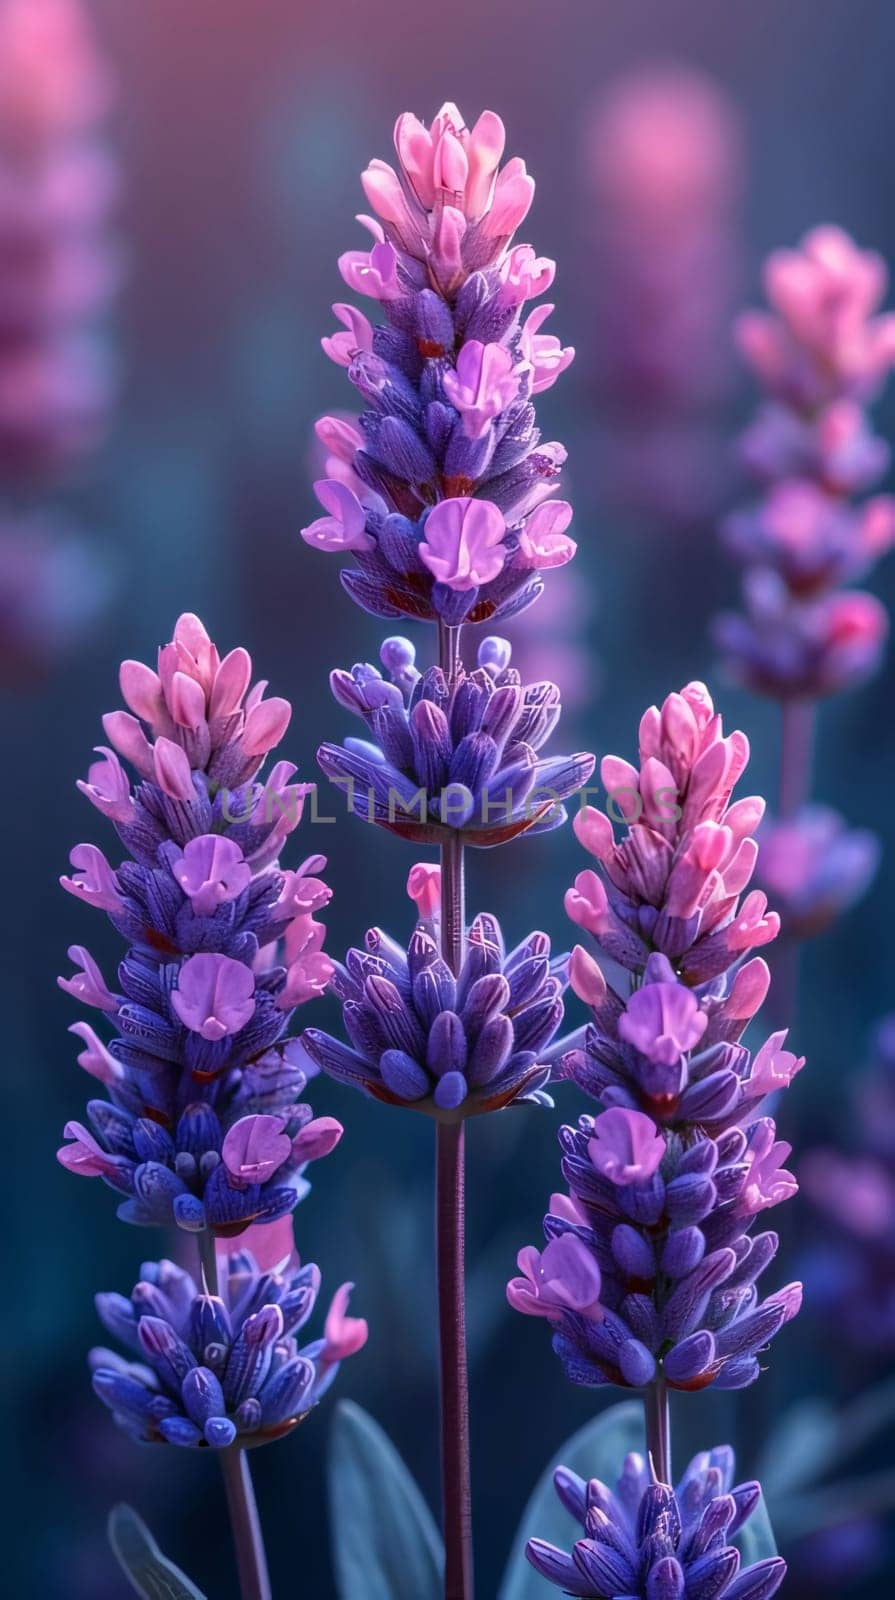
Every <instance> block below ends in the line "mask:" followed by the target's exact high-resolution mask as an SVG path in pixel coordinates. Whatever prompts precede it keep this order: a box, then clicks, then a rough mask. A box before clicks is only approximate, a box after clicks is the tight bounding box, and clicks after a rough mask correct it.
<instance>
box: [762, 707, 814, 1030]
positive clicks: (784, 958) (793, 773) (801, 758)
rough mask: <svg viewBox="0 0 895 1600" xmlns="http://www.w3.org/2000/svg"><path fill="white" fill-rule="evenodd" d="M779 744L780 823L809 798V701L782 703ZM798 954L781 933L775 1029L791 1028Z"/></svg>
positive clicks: (795, 943) (811, 731) (811, 710)
mask: <svg viewBox="0 0 895 1600" xmlns="http://www.w3.org/2000/svg"><path fill="white" fill-rule="evenodd" d="M782 717H783V728H782V737H781V741H780V794H779V801H778V809H779V812H780V817H781V819H782V820H783V821H791V820H792V818H793V817H795V816H797V815H798V813H799V811H800V810H801V808H802V806H804V805H805V804H806V803H807V801H808V799H809V798H810V795H811V770H812V765H813V756H814V729H815V723H816V721H817V706H816V704H815V702H814V701H813V700H785V701H784V703H783V706H782ZM800 955H801V951H800V949H799V941H798V940H797V939H794V938H792V937H788V936H787V933H786V927H785V925H784V928H783V933H782V936H781V938H780V941H779V943H778V946H777V950H776V953H775V956H774V990H773V996H772V1000H771V1006H772V1015H773V1019H774V1022H775V1025H779V1026H780V1027H784V1028H789V1027H791V1026H792V1022H793V1017H794V1013H795V1009H796V1002H797V999H798V992H799V969H800V966H801V961H800V959H799V958H800Z"/></svg>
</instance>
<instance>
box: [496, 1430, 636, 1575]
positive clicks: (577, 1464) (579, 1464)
mask: <svg viewBox="0 0 895 1600" xmlns="http://www.w3.org/2000/svg"><path fill="white" fill-rule="evenodd" d="M643 1448H644V1440H643V1406H642V1405H641V1404H640V1403H639V1401H637V1400H625V1401H623V1403H622V1404H621V1405H617V1406H611V1407H610V1409H609V1410H608V1411H603V1412H601V1414H600V1416H598V1417H594V1418H593V1420H592V1421H591V1422H587V1423H585V1425H584V1427H583V1428H579V1430H578V1432H577V1433H575V1434H573V1435H572V1437H571V1439H567V1440H566V1443H565V1444H564V1445H563V1446H562V1448H561V1449H559V1450H557V1452H556V1454H555V1456H554V1457H553V1459H552V1460H551V1462H550V1465H549V1466H548V1467H547V1469H546V1471H545V1472H544V1473H543V1475H542V1476H541V1477H540V1478H539V1479H538V1482H537V1484H536V1486H535V1489H534V1492H533V1494H532V1496H531V1499H530V1500H529V1502H528V1505H527V1506H526V1507H525V1510H524V1512H523V1514H522V1521H521V1522H520V1524H519V1530H518V1532H517V1534H516V1538H515V1540H514V1541H513V1548H512V1551H511V1553H510V1559H509V1561H508V1563H507V1570H506V1572H505V1573H504V1579H503V1583H502V1585H501V1589H500V1595H499V1600H550V1597H551V1596H555V1595H556V1590H555V1589H554V1588H553V1587H552V1585H551V1584H549V1583H548V1582H547V1580H546V1578H542V1577H541V1576H540V1574H539V1573H537V1572H535V1569H534V1567H532V1566H530V1565H529V1563H528V1561H526V1559H525V1546H526V1544H527V1543H528V1540H529V1539H531V1538H533V1537H536V1538H538V1539H546V1540H547V1541H548V1543H550V1544H556V1545H559V1546H560V1548H561V1549H565V1550H568V1549H570V1547H571V1545H572V1543H573V1542H574V1540H575V1539H576V1538H579V1539H580V1537H581V1527H580V1525H579V1524H578V1523H576V1522H575V1519H574V1518H573V1517H571V1516H570V1515H569V1513H568V1511H566V1510H565V1508H564V1507H563V1506H562V1505H561V1503H560V1500H559V1497H558V1496H557V1493H556V1490H555V1489H554V1487H553V1474H554V1472H555V1470H556V1468H557V1467H559V1466H562V1467H568V1468H569V1469H570V1471H572V1472H577V1473H578V1475H579V1477H581V1478H601V1479H602V1480H603V1481H604V1482H605V1483H608V1484H614V1483H615V1481H616V1479H617V1478H618V1476H619V1473H620V1472H621V1469H622V1462H623V1461H624V1459H625V1456H626V1455H628V1454H629V1453H630V1452H631V1451H632V1450H641V1451H642V1450H643Z"/></svg>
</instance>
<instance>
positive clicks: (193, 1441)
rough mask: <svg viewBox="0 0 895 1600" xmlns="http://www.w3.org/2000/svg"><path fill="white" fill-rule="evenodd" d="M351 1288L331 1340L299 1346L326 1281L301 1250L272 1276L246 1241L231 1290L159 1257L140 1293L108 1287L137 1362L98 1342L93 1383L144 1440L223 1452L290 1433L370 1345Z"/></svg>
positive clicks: (121, 1334) (112, 1317)
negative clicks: (205, 1287) (204, 1285)
mask: <svg viewBox="0 0 895 1600" xmlns="http://www.w3.org/2000/svg"><path fill="white" fill-rule="evenodd" d="M351 1288H352V1285H351V1284H343V1286H342V1288H341V1289H339V1290H338V1292H337V1294H336V1296H335V1298H334V1300H333V1303H332V1305H331V1307H330V1310H329V1313H328V1315H327V1318H326V1323H325V1326H324V1334H323V1338H322V1339H317V1340H315V1341H314V1342H313V1343H312V1344H307V1345H304V1346H300V1345H299V1342H298V1339H297V1337H296V1336H297V1335H298V1334H299V1333H300V1332H301V1330H302V1328H303V1327H304V1326H305V1323H306V1322H307V1321H308V1318H309V1317H310V1316H311V1314H312V1312H313V1310H314V1305H315V1302H316V1300H317V1295H318V1292H319V1289H320V1272H319V1269H318V1268H317V1267H316V1266H314V1265H313V1264H310V1265H308V1266H304V1267H303V1266H301V1265H300V1263H299V1260H298V1257H297V1256H293V1258H292V1260H291V1261H290V1262H289V1263H288V1264H287V1265H285V1266H284V1267H283V1269H282V1270H278V1271H273V1272H264V1273H262V1272H261V1271H259V1269H258V1266H257V1264H256V1262H255V1258H254V1256H252V1254H251V1253H250V1252H249V1251H248V1250H243V1251H240V1252H239V1253H238V1254H236V1255H232V1256H230V1258H229V1262H228V1271H227V1277H226V1283H225V1284H224V1285H223V1289H222V1292H221V1294H209V1293H207V1292H205V1293H200V1292H199V1290H198V1288H197V1286H196V1284H195V1283H194V1282H193V1279H192V1278H191V1277H190V1275H189V1273H187V1272H183V1271H182V1270H181V1268H180V1267H177V1266H175V1265H174V1263H173V1262H171V1261H160V1262H158V1263H157V1264H156V1263H148V1264H147V1265H145V1266H144V1268H143V1277H142V1278H141V1280H140V1282H139V1283H138V1284H137V1286H136V1288H135V1289H134V1290H133V1293H132V1294H131V1295H130V1297H129V1298H126V1297H125V1296H124V1295H119V1294H100V1295H97V1298H96V1308H97V1311H98V1312H99V1315H100V1318H101V1320H102V1322H103V1324H104V1326H105V1327H106V1328H107V1329H108V1331H109V1332H110V1333H111V1334H113V1335H114V1336H115V1338H116V1339H118V1340H119V1341H120V1342H121V1343H122V1344H124V1345H126V1346H127V1348H128V1349H129V1350H130V1351H131V1352H132V1353H133V1355H135V1356H136V1357H137V1361H136V1362H133V1361H126V1360H123V1359H122V1358H121V1357H120V1356H118V1355H116V1354H115V1352H114V1351H111V1350H105V1349H96V1350H93V1351H92V1352H91V1356H90V1365H91V1368H92V1371H93V1387H94V1389H95V1390H96V1392H97V1394H98V1395H99V1398H100V1399H101V1400H102V1402H103V1404H104V1405H106V1406H108V1408H109V1410H110V1411H111V1412H112V1414H113V1416H114V1418H115V1420H116V1422H117V1423H118V1424H119V1426H120V1427H122V1428H124V1429H125V1430H126V1431H127V1432H128V1433H130V1434H132V1435H133V1437H134V1438H135V1439H138V1440H140V1441H142V1442H144V1443H150V1444H173V1445H180V1446H182V1447H185V1448H187V1449H196V1448H202V1447H208V1446H210V1447H211V1448H212V1449H215V1450H224V1449H227V1447H228V1446H230V1445H232V1444H238V1445H243V1446H251V1445H259V1444H266V1443H268V1442H269V1441H270V1440H273V1439H279V1438H282V1437H283V1435H284V1434H286V1433H289V1432H290V1431H291V1429H292V1428H294V1427H296V1426H297V1425H298V1423H299V1422H301V1421H302V1420H303V1418H304V1417H306V1416H307V1414H308V1412H309V1411H311V1410H312V1409H313V1407H314V1406H315V1405H317V1403H318V1401H319V1400H321V1399H322V1398H323V1396H324V1394H325V1393H326V1391H327V1389H328V1388H329V1387H330V1384H331V1383H332V1382H333V1379H334V1378H335V1376H336V1373H337V1372H338V1370H339V1363H340V1362H341V1361H342V1360H343V1359H344V1358H345V1357H346V1356H350V1355H353V1354H354V1353H355V1352H356V1351H357V1350H360V1349H361V1348H362V1347H363V1345H364V1343H365V1342H366V1337H367V1324H366V1322H364V1321H363V1320H362V1319H359V1318H353V1317H348V1316H347V1315H346V1308H347V1304H348V1296H349V1294H350V1291H351Z"/></svg>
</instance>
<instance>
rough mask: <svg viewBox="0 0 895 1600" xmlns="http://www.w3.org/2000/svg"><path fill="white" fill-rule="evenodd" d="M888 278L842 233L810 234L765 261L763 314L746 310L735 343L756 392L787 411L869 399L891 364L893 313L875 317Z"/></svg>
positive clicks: (880, 264)
mask: <svg viewBox="0 0 895 1600" xmlns="http://www.w3.org/2000/svg"><path fill="white" fill-rule="evenodd" d="M887 286H888V274H887V272H886V265H885V262H884V261H883V259H882V257H881V256H879V255H877V254H876V252H875V251H872V250H861V249H859V247H858V246H857V245H856V244H855V242H854V240H853V239H850V238H849V236H848V234H847V233H845V232H844V230H843V229H841V228H834V227H820V228H814V229H812V231H811V232H810V233H807V234H806V235H805V237H804V238H803V239H802V241H801V243H800V245H799V246H798V248H797V249H795V250H775V251H774V252H773V253H772V254H771V255H770V256H769V257H768V260H767V263H766V265H765V271H764V289H765V294H766V296H767V300H768V304H769V306H770V311H768V312H765V311H746V312H744V313H743V314H742V316H741V317H740V319H739V322H738V324H737V339H738V342H739V345H740V349H741V350H742V352H743V354H744V356H745V357H746V360H747V361H748V362H749V365H750V366H751V367H752V369H753V371H754V372H755V374H756V376H757V377H758V379H759V381H760V382H761V384H762V386H763V387H764V388H765V389H767V390H769V391H770V392H771V393H772V394H773V395H775V396H776V397H777V398H778V399H780V400H782V401H783V402H784V403H785V404H786V405H787V406H790V407H791V408H792V409H793V410H796V411H803V412H812V411H815V410H817V408H818V407H820V406H824V405H828V404H829V403H830V402H831V401H834V400H840V399H842V398H851V399H857V400H859V401H862V402H864V401H867V400H870V399H872V398H873V397H874V395H875V394H876V393H877V392H878V390H879V388H880V385H881V384H882V382H883V381H884V379H885V378H886V377H887V375H888V373H889V372H890V371H891V368H892V366H893V364H895V314H893V313H891V312H888V313H885V314H882V315H877V313H878V311H879V307H880V305H881V303H882V301H883V299H884V298H885V294H886V289H887Z"/></svg>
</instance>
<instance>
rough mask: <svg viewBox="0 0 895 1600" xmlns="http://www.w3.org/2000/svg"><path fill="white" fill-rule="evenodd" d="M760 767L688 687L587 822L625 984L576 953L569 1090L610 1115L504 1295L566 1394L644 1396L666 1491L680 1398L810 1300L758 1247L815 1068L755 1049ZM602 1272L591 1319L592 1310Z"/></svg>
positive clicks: (610, 950) (745, 1374) (575, 1136)
mask: <svg viewBox="0 0 895 1600" xmlns="http://www.w3.org/2000/svg"><path fill="white" fill-rule="evenodd" d="M748 756H749V747H748V743H747V741H746V739H745V736H744V735H743V734H742V733H739V732H734V733H732V734H728V735H725V733H724V728H723V724H722V721H721V717H720V715H719V714H718V713H717V712H716V710H715V707H714V705H713V703H712V700H711V697H710V696H709V693H708V691H707V689H706V688H705V686H704V685H703V684H700V683H691V684H687V685H686V686H685V687H684V688H683V689H682V690H681V691H680V693H679V694H672V695H669V696H668V697H667V699H666V700H665V701H664V703H663V704H662V706H661V707H658V706H652V707H650V708H649V710H647V711H646V712H645V714H644V716H643V717H642V719H641V722H640V737H639V752H638V761H637V763H636V764H634V763H630V762H628V761H624V760H622V759H621V758H619V757H616V756H607V757H605V758H604V760H603V763H602V767H601V778H602V783H603V786H604V789H605V790H606V801H605V804H606V811H604V810H601V809H597V808H596V807H589V808H586V809H585V810H583V811H581V812H580V813H579V815H578V817H577V819H576V822H575V832H576V834H577V835H578V838H579V841H580V842H581V844H582V845H583V846H584V848H585V849H586V850H587V851H588V852H589V854H590V855H591V856H592V857H593V858H594V862H595V866H594V867H593V868H590V869H588V870H587V871H585V872H583V873H581V874H580V875H579V877H578V879H577V880H576V883H575V886H574V888H573V889H572V890H571V891H570V892H569V894H568V896H567V899H566V907H567V910H568V912H569V915H570V917H571V918H572V920H573V921H574V922H575V923H576V924H577V925H578V926H579V927H582V928H584V929H585V930H586V931H587V932H588V933H589V934H590V935H591V936H592V938H593V940H594V942H595V944H596V946H597V949H598V952H599V953H600V954H601V955H602V956H604V957H607V958H608V959H609V960H610V961H611V962H612V963H613V964H614V967H615V970H616V972H617V971H618V969H619V968H621V969H622V971H621V976H622V978H623V979H624V976H625V969H627V973H628V975H629V976H628V983H627V985H625V984H624V982H622V984H621V985H618V979H617V978H614V977H610V976H607V974H606V972H604V971H603V969H602V968H601V966H600V964H599V961H598V960H597V959H596V958H595V956H594V955H592V954H591V953H590V952H589V951H588V949H587V948H586V947H585V946H578V947H576V949H575V950H573V952H572V955H571V958H570V962H569V979H570V983H571V986H572V988H573V990H574V991H575V993H576V994H577V995H578V997H579V999H580V1000H582V1001H583V1002H584V1004H585V1005H586V1006H587V1007H588V1009H589V1011H590V1014H591V1021H590V1024H589V1025H588V1027H587V1029H586V1030H585V1032H584V1035H583V1042H582V1043H580V1044H579V1043H576V1044H575V1045H574V1046H573V1048H571V1049H566V1051H565V1053H564V1054H563V1055H562V1056H561V1057H560V1059H559V1062H558V1064H557V1067H556V1071H555V1076H556V1077H558V1078H567V1079H573V1080H574V1082H575V1084H576V1085H577V1087H578V1088H579V1089H580V1090H583V1091H584V1093H585V1094H586V1095H588V1096H589V1097H590V1098H591V1099H592V1100H593V1101H594V1102H596V1111H595V1113H594V1114H590V1115H584V1116H581V1117H579V1119H578V1123H577V1126H567V1127H564V1128H562V1129H561V1130H560V1134H559V1140H560V1146H561V1150H562V1172H563V1176H564V1178H565V1180H566V1183H567V1185H568V1190H569V1193H568V1194H567V1195H565V1196H554V1197H553V1198H552V1199H551V1202H550V1208H549V1211H548V1214H547V1216H546V1218H545V1220H544V1232H545V1236H546V1239H547V1241H548V1245H547V1251H545V1252H544V1258H541V1257H539V1255H538V1252H537V1251H536V1250H525V1251H523V1252H522V1254H521V1255H520V1257H519V1266H520V1268H521V1269H522V1271H523V1272H524V1274H525V1277H524V1278H521V1279H513V1280H512V1282H511V1283H510V1285H509V1289H508V1294H509V1298H510V1303H511V1304H512V1305H514V1306H515V1307H516V1309H518V1310H520V1311H523V1312H526V1313H527V1314H530V1315H541V1316H544V1317H546V1318H547V1320H548V1321H549V1322H550V1324H551V1327H552V1330H553V1348H554V1350H555V1352H556V1354H557V1355H558V1356H559V1358H560V1360H561V1361H562V1362H563V1365H564V1367H565V1369H566V1372H567V1374H568V1376H569V1378H570V1379H571V1380H572V1381H573V1382H575V1383H577V1384H585V1385H590V1386H594V1387H597V1386H601V1385H605V1384H613V1385H617V1386H622V1387H627V1388H632V1389H642V1390H643V1391H644V1400H645V1411H646V1433H647V1444H648V1450H649V1453H650V1456H651V1457H652V1464H653V1472H654V1474H655V1477H656V1479H657V1482H658V1484H667V1483H668V1481H669V1470H670V1445H669V1425H668V1413H667V1398H666V1397H667V1391H668V1390H669V1389H671V1388H673V1389H679V1390H683V1391H694V1390H699V1389H703V1388H707V1387H708V1386H710V1385H714V1386H715V1387H716V1388H722V1389H738V1388H743V1387H745V1386H746V1385H748V1384H751V1383H753V1382H754V1381H755V1380H756V1378H757V1377H758V1376H759V1371H760V1368H759V1360H760V1357H761V1355H762V1353H763V1352H764V1350H765V1348H766V1346H767V1344H768V1342H769V1341H770V1339H771V1338H773V1336H774V1335H775V1334H776V1333H777V1332H778V1331H779V1330H780V1329H781V1328H782V1327H783V1326H784V1324H785V1323H786V1322H788V1321H789V1320H790V1319H791V1318H792V1317H793V1316H794V1315H795V1314H796V1312H797V1310H798V1307H799V1304H800V1300H801V1286H800V1285H799V1284H790V1285H788V1286H787V1287H785V1288H784V1289H782V1290H780V1291H778V1292H777V1293H773V1294H771V1295H769V1296H767V1297H766V1298H763V1299H762V1298H761V1292H760V1289H759V1279H760V1278H761V1276H762V1274H763V1273H764V1271H765V1269H766V1268H767V1267H768V1266H769V1265H770V1264H771V1262H772V1261H773V1259H774V1256H775V1253H776V1250H777V1236H776V1234H774V1233H770V1232H765V1233H760V1234H754V1233H753V1231H752V1230H753V1228H754V1227H755V1219H756V1217H758V1216H760V1214H762V1213H763V1212H764V1211H766V1210H769V1209H771V1208H772V1207H775V1206H777V1205H779V1204H781V1203H782V1202H784V1201H785V1200H787V1199H789V1198H790V1196H791V1195H792V1194H794V1193H795V1191H796V1187H797V1185H796V1181H795V1178H794V1177H793V1175H792V1174H791V1173H790V1172H789V1171H788V1170H787V1169H786V1166H785V1161H786V1158H787V1156H788V1155H789V1154H790V1147H789V1145H787V1144H785V1143H783V1142H782V1141H779V1140H778V1139H777V1137H776V1129H775V1125H774V1121H773V1119H772V1117H771V1116H770V1115H769V1114H768V1113H769V1111H770V1110H771V1109H772V1106H773V1104H774V1102H776V1100H777V1098H778V1097H779V1094H780V1091H781V1090H783V1089H785V1088H786V1087H787V1086H788V1085H789V1084H790V1083H791V1082H792V1080H793V1078H794V1077H795V1076H796V1074H797V1073H798V1072H799V1071H800V1069H801V1067H802V1066H803V1064H804V1063H803V1060H802V1058H801V1057H798V1056H796V1055H795V1054H794V1053H793V1052H792V1051H791V1050H788V1049H787V1048H786V1042H787V1040H786V1033H785V1032H784V1031H778V1032H776V1033H774V1034H772V1035H771V1037H770V1038H769V1039H768V1040H767V1041H766V1043H765V1044H764V1045H762V1046H760V1048H758V1049H757V1050H756V1052H755V1053H754V1054H752V1053H751V1052H750V1050H749V1049H747V1048H746V1047H745V1046H744V1045H743V1044H742V1042H741V1040H742V1035H743V1033H744V1030H745V1028H746V1026H747V1024H748V1023H749V1022H750V1021H751V1020H752V1018H753V1017H754V1015H755V1012H756V1011H757V1009H758V1007H759V1005H760V1004H761V1002H762V1000H763V999H764V997H765V995H766V993H767V988H768V976H769V975H768V970H767V967H766V965H765V963H764V961H763V960H762V959H761V957H758V956H753V957H752V958H751V959H749V960H743V957H744V956H745V955H747V954H748V952H749V951H751V950H754V949H755V948H757V947H759V946H761V945H763V944H765V943H767V942H768V941H769V940H771V939H772V938H773V937H774V935H775V934H776V932H777V928H778V919H777V917H776V915H774V914H773V913H769V912H768V910H767V905H766V902H765V899H764V896H763V895H762V894H760V893H759V892H758V891H754V890H750V888H749V883H750V879H751V876H752V873H753V870H754V867H755V862H756V856H757V848H756V844H755V837H754V835H755V830H756V828H757V826H758V824H759V822H760V820H761V816H762V811H763V803H762V801H761V799H760V798H759V797H746V798H739V799H738V798H736V797H735V793H734V791H735V787H736V785H737V783H738V781H739V779H740V778H741V777H742V775H743V773H744V771H745V768H746V765H747V762H748ZM607 811H608V813H609V814H608V815H607ZM613 819H615V820H614V821H613ZM617 985H618V986H617ZM558 1246H563V1247H564V1248H563V1252H562V1253H560V1251H559V1249H558V1248H557V1247H558ZM548 1253H549V1256H550V1270H549V1272H548V1271H546V1270H544V1271H541V1273H540V1276H539V1273H538V1263H539V1261H540V1260H542V1259H545V1258H546V1257H547V1254H548ZM588 1258H589V1261H590V1271H591V1275H592V1277H593V1281H594V1282H595V1283H598V1284H599V1299H598V1301H595V1303H594V1304H593V1305H592V1306H590V1307H585V1306H584V1305H583V1304H582V1299H581V1295H580V1290H579V1286H580V1285H581V1284H582V1283H586V1282H587V1281H588V1278H587V1273H588V1267H587V1261H588ZM576 1297H577V1298H576ZM535 1564H536V1565H538V1563H537V1562H536V1563H535ZM544 1570H546V1568H545V1569H544ZM568 1570H569V1569H567V1567H562V1568H560V1567H557V1568H556V1572H557V1574H559V1573H560V1572H562V1573H563V1574H565V1575H566V1576H568ZM548 1575H549V1574H548ZM778 1576H779V1573H778ZM556 1581H557V1582H559V1576H557V1577H556ZM607 1585H608V1586H607V1589H606V1592H607V1593H611V1592H614V1588H615V1586H616V1585H615V1580H609V1579H607ZM628 1587H630V1585H628ZM678 1588H679V1589H680V1585H678ZM587 1592H588V1593H590V1592H591V1590H590V1589H588V1590H587ZM593 1592H594V1593H595V1594H598V1593H600V1589H599V1588H595V1589H594V1591H593ZM626 1592H627V1588H626ZM632 1592H633V1591H632ZM744 1592H746V1591H744ZM762 1592H763V1591H762ZM768 1592H770V1591H768ZM656 1593H657V1594H658V1593H659V1590H656ZM669 1593H671V1591H670V1590H669ZM680 1593H683V1591H682V1590H680Z"/></svg>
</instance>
